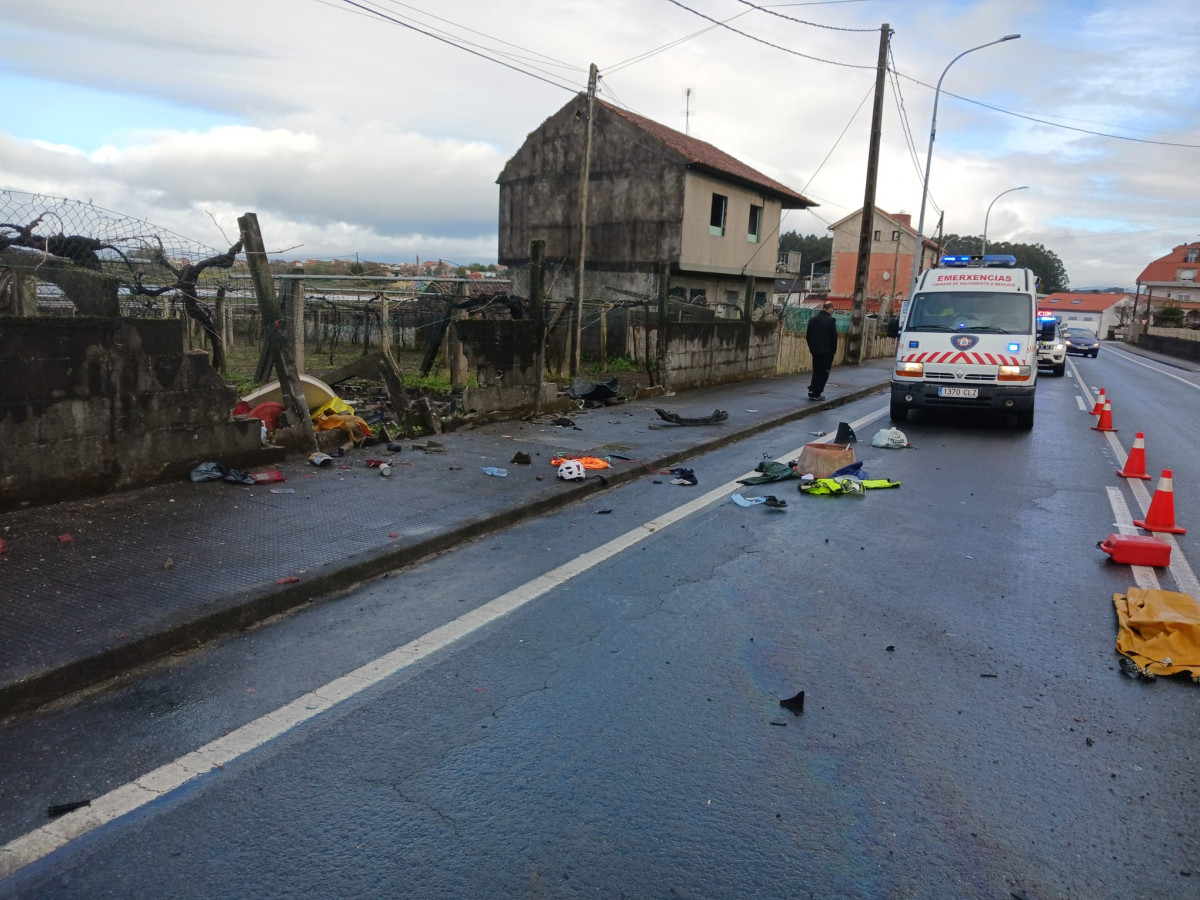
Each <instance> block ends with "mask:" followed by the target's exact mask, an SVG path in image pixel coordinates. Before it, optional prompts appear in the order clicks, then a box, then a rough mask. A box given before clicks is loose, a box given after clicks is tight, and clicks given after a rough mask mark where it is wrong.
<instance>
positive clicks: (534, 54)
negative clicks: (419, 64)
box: [382, 0, 587, 73]
mask: <svg viewBox="0 0 1200 900" xmlns="http://www.w3.org/2000/svg"><path fill="white" fill-rule="evenodd" d="M382 2H384V3H388V4H390V5H392V6H402V7H404V8H405V9H409V10H412V11H413V12H415V13H419V14H420V15H423V16H426V17H428V18H430V19H437V20H438V21H439V22H445V23H446V24H447V25H453V26H454V27H455V28H459V29H461V30H463V31H466V32H469V33H470V34H477V35H479V36H480V37H485V38H489V39H491V40H493V41H496V42H497V43H500V44H504V45H505V46H507V47H513V48H515V49H517V50H521V51H523V52H524V53H529V54H532V56H530V57H521V56H516V55H512V56H510V58H512V59H526V60H530V61H532V58H533V57H537V58H539V59H543V60H545V61H546V62H547V63H550V64H552V65H556V66H559V67H561V68H564V69H570V70H572V71H575V72H585V73H586V72H587V69H585V68H582V67H580V66H577V65H575V64H574V63H568V62H563V61H562V60H561V59H555V58H554V57H553V56H547V55H546V54H545V53H539V52H538V51H536V50H530V49H529V48H528V47H522V46H521V45H520V44H514V43H512V42H511V41H506V40H504V39H503V38H498V37H496V36H495V35H494V34H488V33H487V32H485V31H477V30H476V29H474V28H469V27H467V26H466V25H460V24H459V23H458V22H452V21H451V20H450V19H445V18H442V17H441V16H438V15H434V14H433V13H431V12H426V11H425V10H423V9H418V8H417V7H415V6H410V5H408V4H407V3H402V2H400V0H382ZM444 33H445V32H443V34H444ZM495 52H499V51H495Z"/></svg>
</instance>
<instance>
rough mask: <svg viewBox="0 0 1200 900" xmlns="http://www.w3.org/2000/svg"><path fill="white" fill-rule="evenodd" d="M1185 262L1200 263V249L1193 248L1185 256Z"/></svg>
mask: <svg viewBox="0 0 1200 900" xmlns="http://www.w3.org/2000/svg"><path fill="white" fill-rule="evenodd" d="M1183 261H1184V262H1200V248H1197V247H1192V248H1190V249H1189V250H1188V251H1187V252H1186V253H1184V254H1183Z"/></svg>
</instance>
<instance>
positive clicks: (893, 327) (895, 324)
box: [887, 316, 900, 338]
mask: <svg viewBox="0 0 1200 900" xmlns="http://www.w3.org/2000/svg"><path fill="white" fill-rule="evenodd" d="M887 336H888V337H894V338H898V337H900V317H899V316H892V317H891V318H889V319H888V321H887Z"/></svg>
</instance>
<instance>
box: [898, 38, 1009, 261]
mask: <svg viewBox="0 0 1200 900" xmlns="http://www.w3.org/2000/svg"><path fill="white" fill-rule="evenodd" d="M1019 37H1020V35H1019V34H1006V35H1005V36H1004V37H1002V38H999V39H998V40H995V41H988V42H987V43H986V44H980V45H979V46H978V47H972V48H971V49H970V50H964V51H963V52H962V53H960V54H958V56H956V57H954V59H952V60H950V62H949V63H948V64H947V65H946V68H944V69H942V77H941V78H939V79H938V83H937V90H935V91H934V92H933V121H932V122H931V123H930V124H929V152H928V153H926V154H925V184H924V185H923V186H922V188H921V215H920V217H919V218H918V219H917V263H916V265H915V266H914V267H913V271H914V275H913V281H914V282H915V281H916V278H917V275H919V274H920V271H919V269H920V265H921V261H922V260H923V259H924V258H925V253H924V250H925V247H924V240H925V238H924V233H925V200H926V198H927V197H928V196H929V164H930V163H931V162H933V138H934V135H936V134H937V108H938V98H939V97H940V96H941V93H942V78H945V77H946V73H947V72H949V71H950V66H952V65H954V64H955V63H956V62H958V61H959V60H960V59H962V58H963V57H964V56H966V55H967V54H968V53H974V52H975V51H976V50H982V49H983V48H984V47H990V46H992V44H1002V43H1004V42H1005V41H1012V40H1016V39H1017V38H1019Z"/></svg>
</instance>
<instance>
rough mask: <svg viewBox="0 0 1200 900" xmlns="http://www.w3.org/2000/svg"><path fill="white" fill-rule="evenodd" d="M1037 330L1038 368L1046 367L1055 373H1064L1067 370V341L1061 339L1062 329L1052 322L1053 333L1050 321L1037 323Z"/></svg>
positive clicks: (1060, 374)
mask: <svg viewBox="0 0 1200 900" xmlns="http://www.w3.org/2000/svg"><path fill="white" fill-rule="evenodd" d="M1039 324H1040V325H1041V329H1040V330H1039V332H1038V345H1037V351H1038V368H1048V369H1050V371H1051V372H1053V373H1054V374H1055V375H1059V376H1062V375H1065V374H1066V372H1067V342H1066V341H1065V340H1063V334H1062V329H1061V328H1059V327H1058V323H1057V322H1055V323H1054V327H1053V334H1052V333H1051V328H1050V323H1048V322H1046V323H1039Z"/></svg>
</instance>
